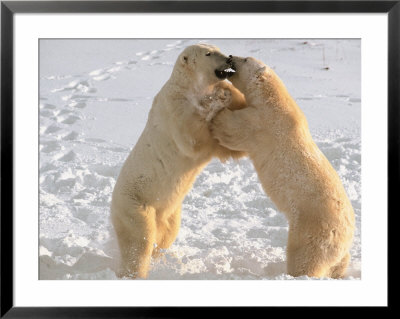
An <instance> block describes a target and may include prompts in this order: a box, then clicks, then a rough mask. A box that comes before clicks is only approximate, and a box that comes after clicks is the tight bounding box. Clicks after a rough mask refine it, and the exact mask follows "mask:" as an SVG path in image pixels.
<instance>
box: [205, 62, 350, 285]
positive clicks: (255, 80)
mask: <svg viewBox="0 0 400 319" xmlns="http://www.w3.org/2000/svg"><path fill="white" fill-rule="evenodd" d="M232 60H233V65H234V66H233V67H234V68H235V69H236V73H235V75H233V76H232V77H230V81H231V82H232V83H233V85H234V86H235V87H236V88H237V89H239V90H240V91H241V92H242V93H243V94H244V96H245V98H246V102H247V108H245V109H242V110H234V111H231V110H227V109H224V110H222V111H221V112H220V113H218V114H217V115H216V117H215V118H214V119H213V120H212V122H211V127H210V128H211V131H212V134H213V136H214V137H215V138H216V139H217V140H218V141H219V142H220V144H221V145H222V146H225V147H227V148H230V149H232V150H236V151H244V152H247V153H248V154H249V157H250V159H251V160H252V161H253V164H254V167H255V170H256V171H257V174H258V177H259V179H260V181H261V184H262V186H263V188H264V190H265V192H266V193H267V194H268V195H269V196H270V198H271V200H272V201H273V202H274V203H275V204H276V206H277V207H278V209H279V210H281V211H282V212H283V213H284V214H285V216H286V217H287V220H288V223H289V236H288V244H287V271H288V273H289V274H290V275H292V276H302V275H307V276H310V277H332V278H340V277H343V276H344V274H345V272H346V268H347V266H348V263H349V258H350V254H349V248H350V246H351V244H352V238H353V233H354V212H353V208H352V206H351V203H350V201H349V199H348V197H347V195H346V192H345V190H344V188H343V185H342V183H341V181H340V179H339V176H338V174H337V173H336V171H335V170H334V169H333V167H332V166H331V164H330V163H329V161H328V160H327V158H326V157H325V156H324V155H323V154H322V152H321V151H320V150H319V148H318V147H317V145H316V144H315V143H314V141H313V139H312V137H311V134H310V131H309V129H308V124H307V120H306V118H305V116H304V115H303V113H302V111H301V110H300V108H299V107H298V106H297V104H296V102H295V101H294V100H293V99H292V97H291V96H290V95H289V93H288V91H287V89H286V87H285V86H284V84H283V83H282V81H281V80H280V79H279V77H278V76H277V75H276V74H275V72H274V71H273V70H272V69H270V68H269V67H268V66H266V65H265V64H264V63H262V62H260V61H258V60H256V59H254V58H240V57H233V59H232Z"/></svg>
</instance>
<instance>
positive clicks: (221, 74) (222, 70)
mask: <svg viewBox="0 0 400 319" xmlns="http://www.w3.org/2000/svg"><path fill="white" fill-rule="evenodd" d="M235 72H236V68H235V65H234V63H233V61H232V55H230V56H229V57H228V58H227V59H226V61H225V63H224V64H223V65H222V66H221V67H219V68H217V69H216V70H215V75H216V76H217V78H219V79H222V80H224V79H226V78H229V77H231V76H232V75H234V74H235Z"/></svg>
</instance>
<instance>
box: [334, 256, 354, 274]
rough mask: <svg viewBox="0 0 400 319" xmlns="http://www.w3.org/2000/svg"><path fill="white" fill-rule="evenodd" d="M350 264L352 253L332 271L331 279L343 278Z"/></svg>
mask: <svg viewBox="0 0 400 319" xmlns="http://www.w3.org/2000/svg"><path fill="white" fill-rule="evenodd" d="M349 262H350V253H347V254H346V255H345V256H344V257H343V258H342V260H341V261H340V262H339V263H338V264H336V265H335V266H333V267H332V268H331V269H330V277H332V278H343V277H344V275H345V274H346V271H347V267H348V265H349Z"/></svg>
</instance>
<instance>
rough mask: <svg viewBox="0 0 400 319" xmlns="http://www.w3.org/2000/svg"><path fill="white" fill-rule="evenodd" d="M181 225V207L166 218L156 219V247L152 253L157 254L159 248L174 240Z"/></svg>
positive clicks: (164, 247) (170, 243) (167, 245)
mask: <svg viewBox="0 0 400 319" xmlns="http://www.w3.org/2000/svg"><path fill="white" fill-rule="evenodd" d="M180 226H181V207H179V208H178V209H176V210H175V211H174V213H172V214H171V215H170V216H169V217H168V218H167V219H165V220H160V221H157V248H156V249H155V250H154V252H153V255H155V256H158V255H159V254H160V249H167V248H168V247H170V246H171V245H172V243H173V242H174V241H175V239H176V236H177V235H178V232H179V229H180Z"/></svg>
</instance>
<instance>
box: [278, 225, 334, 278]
mask: <svg viewBox="0 0 400 319" xmlns="http://www.w3.org/2000/svg"><path fill="white" fill-rule="evenodd" d="M322 242H323V240H322V239H319V240H318V239H317V238H315V237H314V238H313V237H311V236H310V235H307V234H306V233H305V232H304V231H303V232H299V231H296V230H295V229H291V228H290V227H289V238H288V245H287V251H286V260H287V271H288V274H289V275H291V276H294V277H298V276H309V277H318V278H320V277H325V276H327V275H328V271H329V268H330V267H329V265H330V263H329V260H328V259H329V256H328V255H329V254H328V253H327V250H326V249H323V248H322V247H323V245H322Z"/></svg>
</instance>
